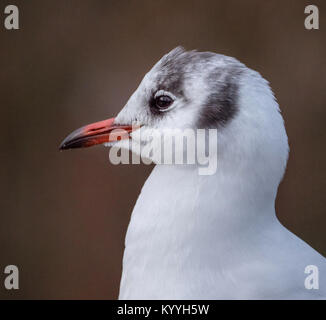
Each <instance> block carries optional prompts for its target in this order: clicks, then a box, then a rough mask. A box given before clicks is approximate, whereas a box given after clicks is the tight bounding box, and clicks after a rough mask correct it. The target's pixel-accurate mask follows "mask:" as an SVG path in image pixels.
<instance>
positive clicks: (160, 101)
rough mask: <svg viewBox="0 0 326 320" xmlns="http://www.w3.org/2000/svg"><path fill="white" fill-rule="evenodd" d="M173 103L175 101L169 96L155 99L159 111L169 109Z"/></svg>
mask: <svg viewBox="0 0 326 320" xmlns="http://www.w3.org/2000/svg"><path fill="white" fill-rule="evenodd" d="M172 103H173V99H172V98H171V97H169V96H167V95H162V96H158V97H156V98H155V105H156V107H157V108H158V109H161V110H164V109H167V108H168V107H169V106H170V105H171V104H172Z"/></svg>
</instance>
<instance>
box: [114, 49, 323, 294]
mask: <svg viewBox="0 0 326 320" xmlns="http://www.w3.org/2000/svg"><path fill="white" fill-rule="evenodd" d="M177 50H178V49H177ZM182 54H186V53H184V52H183V51H182V50H181V51H180V50H179V51H178V52H177V55H182ZM169 55H170V59H171V61H173V59H176V58H175V56H174V55H175V51H174V53H173V52H172V53H170V54H169ZM169 55H168V56H166V57H164V58H163V59H168V58H167V57H169ZM228 59H231V58H226V57H224V56H220V55H216V58H215V60H214V58H212V60H211V61H210V62H202V66H203V68H204V69H200V68H198V69H196V67H194V66H191V65H190V66H189V65H186V68H187V67H188V68H189V69H188V71H186V72H192V74H191V75H190V76H189V77H188V78H187V80H185V81H184V84H183V85H184V92H185V94H186V95H187V94H188V97H190V98H188V104H187V105H186V106H184V107H183V106H182V103H183V102H182V101H181V102H179V104H180V105H179V109H178V110H176V111H175V112H174V114H173V115H171V116H170V117H169V118H167V119H164V120H160V121H158V122H154V123H155V124H154V125H152V126H153V127H155V128H160V127H162V128H163V127H166V126H170V127H171V126H175V123H177V124H178V126H179V127H187V126H190V127H194V124H195V123H196V121H197V119H196V117H198V112H200V110H201V103H203V101H204V100H205V96H206V95H208V94H209V93H208V92H207V91H206V89H208V88H207V86H206V85H205V79H206V78H205V74H206V73H207V74H208V73H209V72H211V70H214V68H216V66H218V68H219V69H220V70H223V72H225V73H227V72H228V71H229V70H228V68H229V60H228ZM231 61H232V64H233V63H235V64H239V66H240V68H241V69H242V68H243V71H242V72H241V75H239V76H238V78H237V79H235V80H236V81H237V84H238V99H237V104H238V111H237V113H236V115H235V116H234V118H233V119H232V120H231V121H230V122H229V123H227V124H225V126H223V127H222V128H220V129H219V133H218V134H219V135H218V154H217V157H218V169H217V172H216V174H215V175H211V176H200V175H198V171H197V170H196V166H190V165H189V166H187V165H183V166H178V165H169V166H168V165H157V166H156V167H155V168H154V170H153V172H152V173H151V175H150V177H149V178H148V179H147V181H146V183H145V185H144V187H143V189H142V191H141V194H140V195H139V198H138V200H137V203H136V206H135V208H134V210H133V213H132V216H131V221H130V224H129V227H128V232H127V236H126V241H125V246H126V247H125V252H124V259H123V274H122V280H121V288H120V296H119V298H120V299H316V298H325V297H326V295H325V286H326V282H325V276H323V275H325V274H326V264H325V258H324V257H322V256H321V255H320V254H319V253H317V252H316V251H315V250H314V249H312V248H311V247H310V246H309V245H307V244H306V243H305V242H304V241H302V240H301V239H299V238H298V237H296V236H295V235H294V234H292V233H291V232H289V231H288V230H287V229H285V228H284V227H283V226H282V225H281V223H280V222H279V221H278V219H277V217H276V214H275V208H274V204H275V197H276V194H277V188H278V185H279V182H280V180H281V179H282V176H283V173H284V170H285V167H286V162H287V158H288V142H287V136H286V132H285V128H284V123H283V119H282V117H281V114H280V112H279V108H278V104H277V103H276V101H275V99H274V96H273V94H272V92H271V90H270V88H269V86H268V83H267V82H266V81H265V80H264V79H263V78H262V77H261V76H260V75H259V74H258V73H256V72H255V71H252V70H250V69H248V68H246V67H244V66H243V65H241V64H240V63H238V62H237V61H236V60H233V59H232V60H231ZM205 64H207V66H206V70H205ZM161 68H162V66H161V63H160V62H159V63H158V64H156V66H154V68H153V69H152V70H151V71H150V72H149V73H148V74H147V75H146V77H145V79H144V80H143V82H142V84H141V85H140V87H139V88H138V89H137V91H136V92H135V94H134V95H133V96H132V97H131V99H130V101H129V102H128V104H127V105H126V107H125V108H124V109H123V110H122V111H121V113H120V114H119V115H118V117H117V119H116V121H117V122H120V123H130V122H131V121H133V120H135V119H136V118H137V119H138V121H140V122H141V123H142V124H144V125H146V123H151V121H149V120H148V116H147V114H146V113H145V112H144V110H143V105H142V103H141V101H142V100H143V96H144V93H145V92H147V91H149V88H151V87H153V82H155V79H156V77H157V73H159V72H160V70H161ZM224 78H225V77H224ZM220 81H223V79H222V80H220ZM189 101H190V102H189ZM176 109H177V108H176ZM142 115H143V118H142ZM141 130H146V126H145V128H142V129H141ZM118 144H119V143H118ZM123 144H124V146H126V144H125V142H121V145H123ZM293 214H294V213H293ZM308 265H315V266H317V267H318V268H319V274H320V277H319V282H320V283H319V290H314V289H311V290H308V289H306V288H305V286H304V281H305V278H306V277H307V276H308V275H307V274H305V273H304V271H305V267H306V266H308Z"/></svg>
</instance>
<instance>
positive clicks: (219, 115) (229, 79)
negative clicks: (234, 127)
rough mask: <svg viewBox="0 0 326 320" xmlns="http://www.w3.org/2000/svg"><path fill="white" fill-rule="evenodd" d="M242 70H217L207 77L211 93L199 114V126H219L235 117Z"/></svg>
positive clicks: (203, 127) (204, 127)
mask: <svg viewBox="0 0 326 320" xmlns="http://www.w3.org/2000/svg"><path fill="white" fill-rule="evenodd" d="M241 73H242V70H241V69H239V68H236V69H224V70H215V71H214V72H213V73H212V74H210V75H209V78H208V79H207V81H208V83H209V92H210V93H209V94H208V97H207V99H206V102H205V103H204V105H203V109H202V112H201V114H200V116H199V121H198V128H202V129H206V128H219V127H221V126H225V125H226V124H227V123H228V122H229V121H230V120H232V119H233V118H234V116H235V115H236V113H237V110H238V91H239V90H238V89H239V78H240V76H241Z"/></svg>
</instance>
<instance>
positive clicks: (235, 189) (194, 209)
mask: <svg viewBox="0 0 326 320" xmlns="http://www.w3.org/2000/svg"><path fill="white" fill-rule="evenodd" d="M223 169H224V170H217V172H216V174H214V175H211V176H200V175H198V170H196V168H194V167H191V166H189V167H188V166H167V165H160V166H156V167H155V168H154V170H153V172H152V174H151V175H150V177H149V178H148V180H147V181H146V183H145V185H144V187H143V189H142V192H141V194H140V196H139V198H138V200H137V204H136V206H135V209H134V212H133V215H132V219H131V223H130V226H129V230H128V234H127V239H126V243H127V244H128V243H129V241H130V243H131V242H134V243H136V242H137V241H142V240H141V239H142V238H143V237H144V235H146V237H147V240H148V241H153V243H155V241H157V245H160V243H161V244H162V245H163V244H164V243H165V244H166V243H170V242H171V243H170V245H176V244H178V245H182V243H183V242H184V243H191V242H194V243H196V241H197V243H198V241H199V239H201V241H204V239H206V240H207V241H212V240H216V241H222V240H223V239H225V236H226V235H228V237H230V236H231V237H241V236H242V235H243V234H246V235H248V236H250V234H251V233H252V230H253V229H254V228H255V227H257V228H260V229H261V226H264V227H266V226H268V223H269V222H270V223H273V222H274V221H275V220H276V216H275V209H274V202H275V196H276V191H277V186H274V187H271V186H269V185H268V182H267V181H265V184H264V183H263V181H261V180H260V179H259V177H257V176H255V175H254V174H251V173H250V172H246V170H243V171H237V170H228V169H227V168H223ZM171 235H175V237H172V238H171ZM148 237H152V239H151V240H149V239H148Z"/></svg>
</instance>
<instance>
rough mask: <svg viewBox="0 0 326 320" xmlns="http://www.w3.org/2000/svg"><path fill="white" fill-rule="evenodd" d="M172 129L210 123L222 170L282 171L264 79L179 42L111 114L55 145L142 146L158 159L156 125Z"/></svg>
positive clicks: (276, 124)
mask: <svg viewBox="0 0 326 320" xmlns="http://www.w3.org/2000/svg"><path fill="white" fill-rule="evenodd" d="M176 129H178V130H179V131H178V132H180V134H182V132H184V130H188V129H190V130H198V129H199V130H200V129H203V130H205V132H207V131H208V130H210V129H211V130H215V131H216V132H217V143H216V147H217V149H216V150H217V151H218V158H219V159H220V162H219V163H221V164H222V166H224V168H223V169H225V170H226V169H228V168H231V170H248V169H249V168H250V166H249V164H251V167H252V163H255V165H256V167H257V168H259V167H261V169H262V170H266V169H267V170H276V171H277V176H279V180H280V178H281V176H282V174H283V172H284V168H285V165H286V161H287V154H288V144H287V136H286V133H285V128H284V124H283V119H282V117H281V115H280V112H279V108H278V104H277V103H276V101H275V99H274V95H273V93H272V91H271V90H270V87H269V85H268V83H267V81H266V80H264V79H263V78H262V77H261V76H260V75H259V74H258V73H257V72H255V71H253V70H251V69H249V68H247V67H246V66H245V65H244V64H242V63H240V62H239V61H238V60H236V59H235V58H231V57H227V56H224V55H220V54H215V53H212V52H197V51H185V50H184V49H183V48H181V47H177V48H175V49H173V50H172V51H171V52H169V53H168V54H166V55H164V56H163V57H162V58H161V59H160V60H159V61H158V62H157V63H156V64H155V65H154V66H153V68H152V69H151V70H150V71H149V72H148V73H147V74H146V75H145V77H144V78H143V80H142V81H141V83H140V85H139V87H138V88H137V89H136V91H135V92H134V93H133V94H132V96H131V97H130V98H129V100H128V102H127V103H126V105H125V106H124V107H123V108H122V110H121V111H120V112H119V114H118V115H117V116H116V117H115V118H111V119H108V120H104V121H100V122H97V123H94V124H91V125H87V126H84V127H82V128H80V129H77V130H76V131H74V132H73V133H72V134H70V135H69V136H68V137H67V138H66V139H65V140H64V141H63V142H62V144H61V146H60V148H61V149H70V148H80V147H89V146H93V145H97V144H105V145H109V146H112V145H114V146H116V147H120V148H124V149H129V150H132V151H135V152H138V153H141V150H143V149H144V148H147V150H151V152H152V153H151V155H150V156H149V157H150V158H152V159H153V160H154V162H155V160H158V157H157V155H156V154H155V150H156V151H157V150H158V148H157V145H158V141H159V140H160V141H161V139H162V135H158V136H155V134H153V132H156V133H157V132H158V133H162V134H163V136H166V135H169V134H170V133H171V132H174V133H173V134H175V130H176ZM155 137H156V138H155ZM204 143H206V141H205V140H204ZM197 145H198V141H196V146H197ZM148 147H150V148H148ZM195 148H196V147H195ZM181 152H182V153H184V152H185V150H181ZM147 155H148V154H147ZM160 155H161V153H160ZM213 155H214V156H216V152H213Z"/></svg>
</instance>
